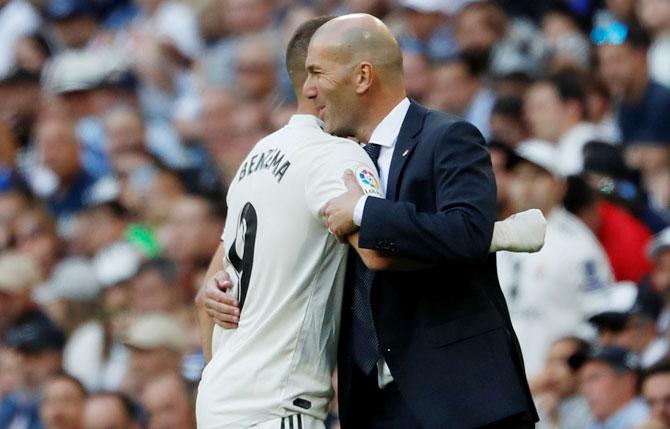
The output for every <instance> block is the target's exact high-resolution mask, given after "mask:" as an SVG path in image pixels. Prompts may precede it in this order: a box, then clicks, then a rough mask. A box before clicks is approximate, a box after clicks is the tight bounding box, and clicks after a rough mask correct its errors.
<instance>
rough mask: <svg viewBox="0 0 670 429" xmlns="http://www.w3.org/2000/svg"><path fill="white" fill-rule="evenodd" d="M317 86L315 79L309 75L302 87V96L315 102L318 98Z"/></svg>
mask: <svg viewBox="0 0 670 429" xmlns="http://www.w3.org/2000/svg"><path fill="white" fill-rule="evenodd" d="M316 93H317V91H316V85H315V84H314V78H313V77H312V75H311V74H307V79H305V83H304V84H303V86H302V96H303V97H306V98H309V99H310V100H313V99H314V98H316Z"/></svg>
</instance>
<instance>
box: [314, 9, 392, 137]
mask: <svg viewBox="0 0 670 429" xmlns="http://www.w3.org/2000/svg"><path fill="white" fill-rule="evenodd" d="M305 69H306V70H307V80H306V81H305V85H304V86H303V95H304V96H306V97H307V98H309V99H310V100H312V101H313V102H314V106H315V108H316V111H317V115H318V116H319V117H320V118H321V119H322V120H323V121H324V122H325V124H326V128H325V129H326V131H327V132H329V133H331V134H334V135H337V136H341V137H355V138H356V139H358V140H360V141H367V139H368V138H369V137H370V134H371V133H372V130H374V128H375V127H376V126H377V124H379V122H380V121H381V120H382V119H383V118H384V117H385V116H386V115H387V114H388V113H389V112H390V111H391V110H392V109H393V108H394V107H395V106H396V105H397V104H398V103H399V102H400V101H401V100H402V99H403V98H404V97H405V83H404V80H403V68H402V54H401V52H400V47H399V46H398V42H397V41H396V40H395V38H394V37H393V35H392V34H391V32H390V31H389V29H388V28H387V27H386V25H384V23H383V22H381V21H380V20H379V19H377V18H375V17H373V16H372V15H367V14H362V13H361V14H351V15H344V16H341V17H339V18H335V19H333V20H331V21H328V22H327V23H325V24H323V25H322V26H321V27H320V28H319V29H318V30H317V31H316V33H314V36H313V37H312V41H311V42H310V44H309V48H308V49H307V60H306V62H305Z"/></svg>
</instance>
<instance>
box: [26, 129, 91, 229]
mask: <svg viewBox="0 0 670 429" xmlns="http://www.w3.org/2000/svg"><path fill="white" fill-rule="evenodd" d="M36 137H37V144H38V149H39V156H40V162H41V166H43V167H44V168H45V169H46V170H43V171H45V172H49V174H48V175H47V176H45V177H49V179H48V180H46V181H45V182H43V183H41V182H37V180H40V179H41V178H38V177H35V176H33V178H32V179H33V182H32V185H33V188H34V189H35V191H36V192H37V193H38V194H40V195H41V196H43V197H44V198H45V199H46V200H47V204H48V206H49V209H50V210H51V211H52V212H53V213H54V215H55V216H56V217H57V218H58V222H59V227H60V228H63V229H64V231H67V228H68V222H70V221H71V220H72V219H71V217H72V215H74V214H75V213H76V212H78V211H79V210H81V209H82V208H83V207H84V203H85V201H84V197H85V194H86V192H87V191H88V190H89V189H90V187H91V186H92V185H93V183H95V179H94V178H93V177H92V176H91V175H90V174H88V173H87V172H86V171H85V170H84V169H83V165H82V164H81V161H80V146H79V143H78V141H77V137H76V135H75V131H74V124H73V123H72V122H70V121H68V120H67V119H65V118H62V117H47V118H44V119H42V120H41V121H40V123H39V124H38V125H37V130H36Z"/></svg>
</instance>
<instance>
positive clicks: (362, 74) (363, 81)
mask: <svg viewBox="0 0 670 429" xmlns="http://www.w3.org/2000/svg"><path fill="white" fill-rule="evenodd" d="M373 78H374V68H373V67H372V64H370V63H369V62H367V61H363V62H361V63H359V64H358V65H357V66H356V69H355V70H354V85H355V86H356V94H359V95H360V94H364V93H366V92H367V91H368V89H370V87H371V86H372V79H373Z"/></svg>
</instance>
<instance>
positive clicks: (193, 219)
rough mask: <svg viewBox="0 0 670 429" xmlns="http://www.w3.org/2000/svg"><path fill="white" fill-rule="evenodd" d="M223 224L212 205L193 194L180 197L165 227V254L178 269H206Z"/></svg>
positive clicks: (214, 205) (216, 207)
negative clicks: (178, 266) (173, 261)
mask: <svg viewBox="0 0 670 429" xmlns="http://www.w3.org/2000/svg"><path fill="white" fill-rule="evenodd" d="M224 221H225V219H224V216H223V213H221V211H220V210H219V208H218V206H217V205H216V204H215V203H212V202H210V201H207V200H206V199H205V198H203V197H199V196H196V195H189V196H184V197H182V198H180V199H179V200H178V201H177V202H176V203H175V205H174V206H173V208H172V212H171V213H170V217H169V220H168V222H167V223H166V224H165V227H164V231H163V233H164V240H165V241H164V243H163V244H164V252H165V255H166V256H168V257H171V258H173V259H174V260H175V262H176V263H177V264H178V265H180V269H187V270H189V269H192V268H194V267H195V268H199V267H205V266H207V265H208V263H209V260H210V258H211V256H212V255H213V254H214V251H215V250H216V247H217V246H218V245H219V242H220V235H221V231H223V223H224Z"/></svg>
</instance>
